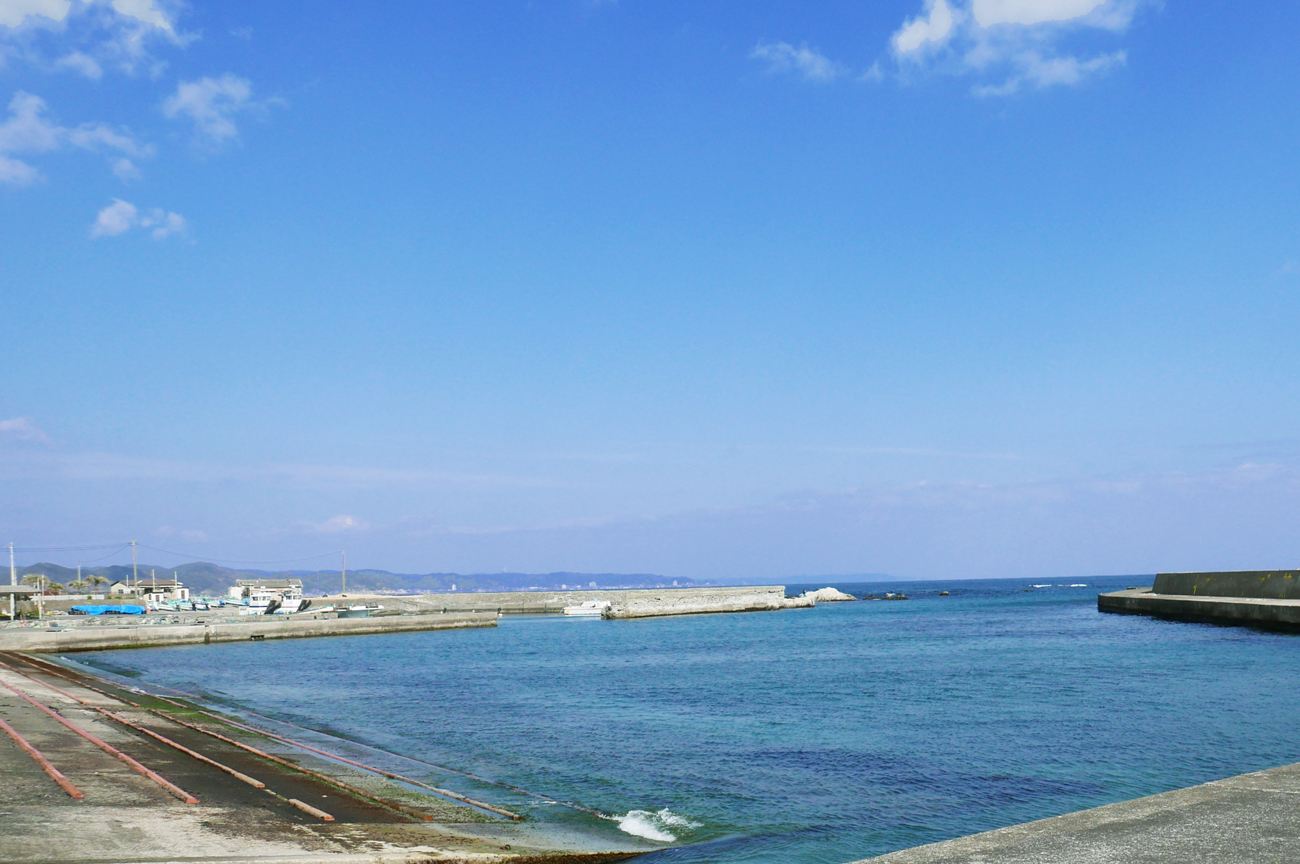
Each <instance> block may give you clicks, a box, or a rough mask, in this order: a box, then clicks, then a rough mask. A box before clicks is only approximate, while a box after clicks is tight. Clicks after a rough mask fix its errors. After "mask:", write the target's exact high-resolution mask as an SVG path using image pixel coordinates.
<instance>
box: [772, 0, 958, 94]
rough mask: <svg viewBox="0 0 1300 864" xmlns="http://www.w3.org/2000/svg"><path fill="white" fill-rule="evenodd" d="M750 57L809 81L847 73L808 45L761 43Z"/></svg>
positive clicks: (828, 78) (941, 0) (827, 78)
mask: <svg viewBox="0 0 1300 864" xmlns="http://www.w3.org/2000/svg"><path fill="white" fill-rule="evenodd" d="M940 2H943V0H940ZM749 56H750V57H752V58H754V59H756V60H766V61H767V62H768V68H769V70H770V71H772V72H797V73H799V74H800V75H802V76H803V77H804V78H805V79H807V80H809V81H830V80H833V79H834V78H837V77H839V76H840V75H843V74H844V73H845V72H846V71H847V70H846V69H845V68H844V67H843V66H841V65H840V64H839V63H836V62H835V61H834V60H832V59H830V58H829V57H827V56H826V55H824V54H822V53H820V52H819V51H817V50H816V49H814V48H809V47H808V44H807V43H804V44H802V45H799V46H798V47H795V46H794V45H791V44H790V43H788V42H760V43H759V44H758V45H757V46H756V47H755V48H754V50H753V52H752V53H751V54H750V55H749Z"/></svg>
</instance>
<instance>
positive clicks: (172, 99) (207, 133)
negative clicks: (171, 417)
mask: <svg viewBox="0 0 1300 864" xmlns="http://www.w3.org/2000/svg"><path fill="white" fill-rule="evenodd" d="M268 104H271V103H270V102H266V101H261V102H259V101H256V100H254V99H253V85H252V82H250V81H249V80H248V79H247V78H240V77H239V76H237V75H232V74H230V73H226V74H225V75H222V76H221V77H220V78H200V79H199V80H197V81H182V82H180V83H179V84H178V85H177V86H176V92H175V93H173V94H172V95H171V96H169V97H167V100H166V101H165V102H163V106H162V110H163V114H165V115H166V116H168V117H171V118H173V119H174V118H177V117H186V118H188V119H189V120H190V121H192V122H193V124H194V134H195V140H196V142H197V143H200V144H202V145H204V146H206V147H209V148H212V149H219V148H220V147H222V146H224V145H226V144H227V143H229V142H231V141H233V140H235V139H236V138H238V137H239V128H238V127H237V126H236V125H235V116H236V115H237V114H241V113H243V112H246V111H260V110H264V109H265V108H266V106H267V105H268Z"/></svg>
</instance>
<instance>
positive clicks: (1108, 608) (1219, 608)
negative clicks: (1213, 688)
mask: <svg viewBox="0 0 1300 864" xmlns="http://www.w3.org/2000/svg"><path fill="white" fill-rule="evenodd" d="M1097 609H1098V610H1099V611H1101V612H1116V613H1119V614H1122V615H1152V616H1154V617H1157V618H1172V619H1174V620H1177V621H1205V622H1211V623H1215V624H1241V625H1247V626H1251V627H1266V628H1272V629H1278V630H1300V600H1269V599H1262V598H1258V597H1193V596H1190V595H1186V594H1157V593H1155V592H1153V591H1152V590H1151V589H1150V588H1130V589H1129V590H1127V591H1113V592H1111V593H1109V594H1098V595H1097Z"/></svg>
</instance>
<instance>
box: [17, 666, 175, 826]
mask: <svg viewBox="0 0 1300 864" xmlns="http://www.w3.org/2000/svg"><path fill="white" fill-rule="evenodd" d="M0 665H4V664H0ZM5 668H6V669H9V670H10V671H14V670H13V668H12V667H10V666H7V665H6V666H5ZM16 674H19V675H21V674H22V673H20V672H19V673H16ZM0 684H3V685H4V686H5V687H7V688H8V689H9V690H12V691H13V693H14V695H16V696H17V697H18V698H20V699H22V700H24V701H25V702H28V703H30V704H31V705H32V706H34V707H35V708H38V709H40V710H41V711H44V712H45V713H46V714H48V715H50V716H51V717H53V718H54V719H55V720H57V721H58V722H59V723H62V724H63V725H64V726H66V727H67V728H68V729H70V730H71V731H73V732H75V733H77V734H78V735H80V736H81V737H82V738H85V739H86V740H87V741H89V742H90V743H91V744H94V745H95V746H96V747H98V748H99V749H100V750H103V751H104V752H105V753H107V754H109V755H110V756H115V757H117V758H118V759H120V760H121V761H122V762H125V763H126V764H127V765H129V766H131V769H132V770H133V771H135V772H136V773H137V774H140V775H141V776H144V777H147V778H149V779H150V780H152V781H153V782H154V783H157V784H158V785H159V786H161V787H162V788H163V789H165V790H167V792H168V793H170V794H171V795H174V796H176V797H177V798H179V799H181V800H182V801H184V802H185V803H186V804H197V803H199V799H197V798H195V797H194V796H193V795H191V794H190V793H188V792H186V791H185V790H184V789H182V788H180V787H179V786H177V785H176V784H174V783H171V782H170V781H168V780H167V779H166V778H164V777H163V776H162V775H160V774H158V773H157V772H155V771H152V770H150V769H148V768H146V767H145V766H143V765H141V764H140V763H139V762H137V761H135V760H134V759H132V758H131V757H130V756H128V755H126V754H125V753H123V752H122V751H121V750H118V749H117V748H116V747H114V746H113V745H112V744H107V743H105V742H104V741H101V740H100V739H98V738H96V737H95V736H94V735H91V734H90V733H89V732H87V731H86V730H85V729H82V728H81V727H80V726H77V725H76V724H74V723H72V722H71V721H69V720H67V719H65V718H64V717H61V716H59V715H58V714H56V713H55V712H54V711H52V710H51V709H50V708H49V707H48V706H46V705H43V704H41V703H40V702H37V701H36V700H35V699H33V698H32V697H30V696H28V695H27V694H26V693H24V692H23V691H21V690H19V689H18V688H17V687H14V686H13V685H12V684H10V683H9V682H8V681H0Z"/></svg>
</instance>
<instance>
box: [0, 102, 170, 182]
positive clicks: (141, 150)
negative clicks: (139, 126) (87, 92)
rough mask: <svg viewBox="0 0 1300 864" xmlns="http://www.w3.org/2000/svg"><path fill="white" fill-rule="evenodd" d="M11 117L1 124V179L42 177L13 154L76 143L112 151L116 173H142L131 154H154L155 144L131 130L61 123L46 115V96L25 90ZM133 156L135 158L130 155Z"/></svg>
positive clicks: (11, 106) (13, 104) (13, 105)
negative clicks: (141, 140) (140, 141)
mask: <svg viewBox="0 0 1300 864" xmlns="http://www.w3.org/2000/svg"><path fill="white" fill-rule="evenodd" d="M9 114H10V116H9V119H7V120H6V121H5V122H4V123H3V124H0V182H4V183H11V184H13V185H16V186H25V185H28V184H31V183H34V182H35V181H37V180H39V179H40V172H39V171H38V170H37V169H36V168H35V167H34V166H33V165H31V164H29V163H27V162H25V161H23V160H21V159H18V158H15V156H14V155H13V154H17V153H21V154H24V155H26V154H35V153H47V152H49V151H51V150H58V149H60V148H62V147H74V148H77V149H80V150H85V151H88V152H92V153H104V152H105V151H107V152H108V153H109V161H110V164H111V165H112V168H113V173H114V174H116V175H117V176H119V177H132V176H138V173H139V171H138V169H137V168H136V167H135V164H134V163H133V162H131V158H136V159H139V158H147V157H149V156H152V155H153V147H152V146H150V145H148V144H141V143H139V142H137V141H136V140H135V139H134V138H132V137H131V135H130V134H129V133H127V132H121V131H118V130H115V129H113V128H112V127H111V126H108V125H107V124H104V123H83V124H81V125H80V126H71V127H69V126H61V125H59V124H58V123H55V122H53V121H52V120H50V119H49V118H48V116H47V115H46V104H45V100H44V99H41V98H40V97H39V96H33V95H32V94H31V93H24V92H22V91H21V90H20V91H18V92H17V93H15V94H14V97H13V99H11V100H10V102H9ZM128 157H131V158H128Z"/></svg>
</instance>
